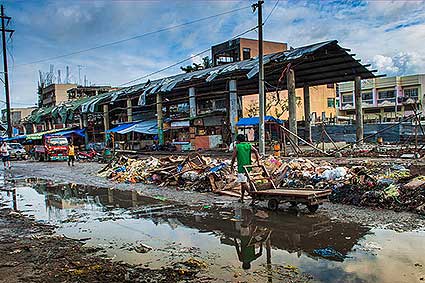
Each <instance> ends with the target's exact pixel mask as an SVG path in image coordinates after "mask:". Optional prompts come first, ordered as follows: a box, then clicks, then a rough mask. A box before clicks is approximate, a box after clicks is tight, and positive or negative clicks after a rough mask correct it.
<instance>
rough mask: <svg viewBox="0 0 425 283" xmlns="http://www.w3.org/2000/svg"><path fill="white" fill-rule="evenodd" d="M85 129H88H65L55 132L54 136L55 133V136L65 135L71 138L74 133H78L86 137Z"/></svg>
mask: <svg viewBox="0 0 425 283" xmlns="http://www.w3.org/2000/svg"><path fill="white" fill-rule="evenodd" d="M85 131H86V129H74V130H65V131H60V132H56V133H53V134H52V136H53V135H54V136H63V137H67V138H69V137H71V136H72V135H73V134H74V135H77V136H80V137H85V136H86V134H85Z"/></svg>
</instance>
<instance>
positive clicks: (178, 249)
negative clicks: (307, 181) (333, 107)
mask: <svg viewBox="0 0 425 283" xmlns="http://www.w3.org/2000/svg"><path fill="white" fill-rule="evenodd" d="M28 183H30V185H31V186H32V188H33V189H31V188H29V187H25V188H19V187H18V188H17V189H16V190H15V194H14V197H13V192H12V191H11V190H10V191H9V192H8V193H5V194H9V197H10V201H11V204H12V202H13V203H14V206H15V209H20V210H21V211H22V210H23V209H29V207H27V206H28V205H32V207H31V209H32V210H33V211H36V210H39V211H40V212H39V214H37V213H35V212H34V213H35V214H36V215H35V217H36V219H47V220H48V221H49V222H52V223H54V221H55V220H58V222H59V223H60V224H61V226H60V228H59V230H58V231H59V232H60V233H64V234H66V235H67V236H69V237H75V238H79V237H81V238H88V237H90V238H91V240H89V241H88V242H87V243H88V244H89V245H94V246H101V247H106V249H107V251H108V254H109V255H110V256H111V257H115V258H116V259H117V260H123V261H126V262H130V263H135V264H147V265H149V266H150V267H152V268H158V267H161V266H164V265H166V264H167V263H169V262H172V261H175V260H176V257H177V256H181V257H190V256H198V257H203V258H208V261H209V262H211V266H210V270H209V271H208V272H210V273H209V274H213V275H214V276H215V277H218V278H221V279H222V280H223V281H235V279H234V274H239V273H242V274H243V275H241V276H242V277H241V278H238V279H237V280H239V279H241V280H239V281H249V282H253V281H259V282H263V281H264V280H267V281H268V282H272V281H273V282H281V277H277V276H276V270H278V268H277V266H283V265H285V266H286V265H293V266H299V267H301V268H302V270H303V271H307V272H309V273H311V274H314V276H315V279H317V280H318V281H324V282H329V281H339V282H344V281H345V282H347V281H350V282H351V281H359V282H361V281H364V280H366V281H368V279H370V278H372V276H377V274H379V276H378V277H375V279H376V280H373V281H387V282H390V281H388V279H391V278H396V279H397V280H398V281H400V280H399V279H400V278H401V277H398V278H397V276H396V275H394V274H393V273H391V274H392V275H391V276H392V277H391V278H390V277H389V276H386V275H385V274H386V269H385V266H394V265H398V266H404V264H405V262H406V258H405V257H408V256H411V255H412V254H413V253H414V252H417V250H413V249H410V250H409V249H407V248H406V251H409V252H408V253H405V254H403V253H400V252H399V251H398V250H397V249H396V248H395V246H385V245H382V247H383V248H385V252H384V251H374V252H375V253H377V254H378V256H372V255H371V252H370V250H366V249H365V250H364V251H362V250H361V249H360V248H359V245H360V244H359V243H361V245H363V247H366V246H367V245H368V244H370V242H371V240H370V239H372V241H379V242H385V241H387V242H388V239H391V240H393V241H397V239H399V238H400V239H402V238H403V237H404V238H403V239H404V241H403V242H405V243H408V239H416V243H417V245H418V246H420V243H423V240H422V238H419V237H417V238H412V237H413V236H412V235H407V236H400V235H398V234H394V233H392V232H391V233H389V234H382V233H379V232H378V233H376V232H374V233H371V232H370V229H369V228H367V227H363V226H360V225H358V224H354V223H341V222H337V221H332V220H331V219H329V218H328V217H326V216H323V215H320V214H316V215H296V214H292V213H288V212H278V213H274V212H270V211H267V212H265V211H262V212H261V211H253V210H252V209H249V208H241V207H239V206H235V208H214V207H208V208H204V207H186V206H176V205H175V204H174V203H172V202H170V201H166V200H164V199H162V198H160V197H159V198H158V199H155V198H149V197H145V196H143V195H142V194H141V193H140V192H137V191H130V190H128V191H123V190H116V189H113V188H99V187H95V186H79V185H75V184H58V183H53V182H46V181H40V180H29V182H25V183H24V185H25V186H28ZM17 185H18V184H17ZM12 187H13V186H12ZM15 188H16V186H15ZM12 200H14V201H12ZM117 208H118V209H117ZM44 210H45V211H44ZM129 211H130V212H129ZM43 213H44V214H43ZM124 213H126V216H125V217H121V218H114V217H115V215H119V216H122V215H123V214H124ZM110 215H113V217H110ZM83 218H84V219H83ZM69 219H71V220H73V221H74V220H75V222H73V221H71V222H69V221H63V220H69ZM82 219H83V220H84V221H82ZM105 219H106V220H105ZM373 237H378V238H379V237H381V238H379V240H377V239H374V238H373ZM366 239H368V240H366ZM111 243H112V244H111ZM129 243H143V244H146V245H148V246H151V247H153V248H154V249H153V250H152V251H150V252H148V253H145V254H139V253H136V252H134V251H131V249H130V250H128V249H127V248H123V247H126V246H127V247H128V244H129ZM388 243H389V242H388ZM325 247H332V248H333V249H335V250H336V251H338V252H339V253H340V254H341V255H342V258H323V257H321V256H320V255H318V254H316V253H315V252H314V251H315V250H316V249H321V248H325ZM391 249H392V250H394V253H391V254H389V253H388V252H386V251H387V250H391ZM183 251H184V254H183ZM397 253H399V254H397ZM380 255H385V256H380ZM401 255H402V256H403V257H401ZM414 258H420V256H419V255H414ZM182 259H184V258H182ZM421 263H422V262H421ZM422 264H423V263H422ZM372 265H375V266H380V269H379V270H374V269H373V268H371V267H370V268H369V266H372ZM410 265H412V266H414V263H413V264H411V263H410V262H409V266H410ZM224 268H228V270H227V269H224ZM413 268H416V267H413ZM380 270H382V271H380ZM260 271H261V272H260ZM352 271H355V272H354V273H353V272H352ZM378 271H379V273H378ZM384 271H385V272H384ZM259 273H261V276H260V277H255V276H256V275H258V274H259ZM412 273H413V271H412ZM403 276H406V275H403ZM409 276H410V277H409V278H412V276H411V275H409ZM242 278H243V279H242ZM259 278H260V279H259ZM276 278H278V279H276ZM397 280H395V281H397Z"/></svg>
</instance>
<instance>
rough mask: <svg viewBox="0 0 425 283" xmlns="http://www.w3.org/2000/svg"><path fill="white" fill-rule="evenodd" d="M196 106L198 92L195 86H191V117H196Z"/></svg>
mask: <svg viewBox="0 0 425 283" xmlns="http://www.w3.org/2000/svg"><path fill="white" fill-rule="evenodd" d="M196 110H197V108H196V92H195V88H194V87H191V88H189V115H190V118H195V117H196V114H197V111H196Z"/></svg>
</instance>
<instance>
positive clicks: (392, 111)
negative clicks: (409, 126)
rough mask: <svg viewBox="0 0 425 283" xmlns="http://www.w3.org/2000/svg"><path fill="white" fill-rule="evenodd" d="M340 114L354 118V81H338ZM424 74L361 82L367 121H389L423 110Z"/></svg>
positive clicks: (365, 119) (340, 115)
mask: <svg viewBox="0 0 425 283" xmlns="http://www.w3.org/2000/svg"><path fill="white" fill-rule="evenodd" d="M338 89H339V95H338V100H339V103H338V104H339V115H338V116H339V117H341V118H343V117H345V118H350V119H355V109H354V107H355V99H354V82H344V83H340V84H338ZM424 92H425V74H418V75H411V76H402V77H388V78H376V79H370V80H364V81H362V107H363V112H364V121H365V122H369V123H370V122H388V121H395V120H398V119H399V118H400V117H405V116H409V115H411V114H412V113H413V111H414V110H420V111H423V110H424V109H423V107H422V100H423V98H424Z"/></svg>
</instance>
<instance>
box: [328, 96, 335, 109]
mask: <svg viewBox="0 0 425 283" xmlns="http://www.w3.org/2000/svg"><path fill="white" fill-rule="evenodd" d="M328 108H335V98H333V97H329V98H328Z"/></svg>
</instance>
